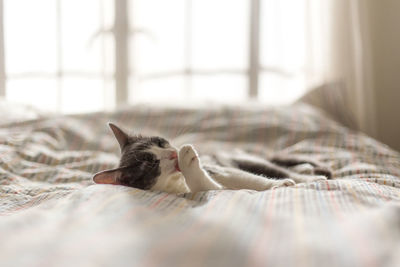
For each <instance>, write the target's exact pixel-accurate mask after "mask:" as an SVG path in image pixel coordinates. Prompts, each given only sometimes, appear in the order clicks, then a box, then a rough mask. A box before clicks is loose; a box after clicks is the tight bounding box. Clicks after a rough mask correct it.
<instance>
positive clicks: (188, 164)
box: [178, 145, 222, 193]
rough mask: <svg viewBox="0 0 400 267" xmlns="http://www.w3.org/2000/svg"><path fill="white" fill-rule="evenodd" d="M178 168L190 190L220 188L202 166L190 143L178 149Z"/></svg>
mask: <svg viewBox="0 0 400 267" xmlns="http://www.w3.org/2000/svg"><path fill="white" fill-rule="evenodd" d="M178 160H179V168H180V169H181V171H182V174H183V176H184V177H185V180H186V184H187V185H188V187H189V189H190V191H191V192H193V193H194V192H198V191H205V190H216V189H222V186H221V185H219V184H218V183H217V182H215V181H214V180H213V179H212V178H211V177H210V176H209V175H208V174H207V172H206V171H205V170H204V169H203V168H202V166H201V162H200V159H199V156H198V154H197V152H196V150H195V149H194V147H193V146H192V145H184V146H182V147H181V148H180V150H179V157H178Z"/></svg>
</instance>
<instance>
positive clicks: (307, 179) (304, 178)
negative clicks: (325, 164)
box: [292, 174, 328, 183]
mask: <svg viewBox="0 0 400 267" xmlns="http://www.w3.org/2000/svg"><path fill="white" fill-rule="evenodd" d="M292 179H293V180H294V181H296V182H297V183H312V182H319V181H326V180H327V179H328V178H327V177H326V176H323V175H301V174H298V175H293V176H292Z"/></svg>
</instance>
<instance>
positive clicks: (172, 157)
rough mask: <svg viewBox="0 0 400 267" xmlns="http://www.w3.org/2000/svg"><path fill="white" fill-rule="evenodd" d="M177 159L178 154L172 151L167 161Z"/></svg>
mask: <svg viewBox="0 0 400 267" xmlns="http://www.w3.org/2000/svg"><path fill="white" fill-rule="evenodd" d="M177 158H178V154H177V153H176V151H172V152H171V155H170V156H169V159H177Z"/></svg>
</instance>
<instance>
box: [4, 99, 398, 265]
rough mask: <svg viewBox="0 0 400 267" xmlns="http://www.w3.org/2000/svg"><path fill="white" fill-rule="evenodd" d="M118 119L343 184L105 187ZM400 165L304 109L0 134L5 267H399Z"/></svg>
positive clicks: (83, 119)
mask: <svg viewBox="0 0 400 267" xmlns="http://www.w3.org/2000/svg"><path fill="white" fill-rule="evenodd" d="M108 121H112V122H115V123H117V124H119V125H121V126H122V127H124V128H126V129H130V130H132V131H133V132H136V133H143V134H161V135H163V136H165V137H167V138H169V139H170V140H171V141H172V143H174V144H175V145H177V146H179V145H181V144H184V143H192V144H194V145H195V146H196V147H199V150H200V153H202V151H205V150H206V148H207V149H209V148H212V149H218V150H226V151H229V150H234V149H237V148H241V149H245V150H246V151H249V152H251V153H254V154H258V155H261V156H265V157H267V156H268V155H270V154H271V153H293V154H299V155H309V156H312V157H314V158H315V159H318V160H320V161H323V162H324V163H326V164H327V165H329V166H330V167H331V168H332V170H333V171H334V172H333V179H332V180H329V181H319V182H312V183H302V184H297V185H295V186H291V187H285V188H276V189H272V190H267V191H263V192H256V191H251V190H236V191H233V190H221V191H208V192H199V193H196V194H181V195H173V194H167V193H163V192H152V191H143V190H139V189H134V188H128V187H123V186H113V185H96V184H94V183H93V182H92V180H91V177H92V175H93V173H95V172H97V171H100V170H103V169H106V168H111V167H114V166H116V165H117V164H118V159H119V151H118V145H117V144H116V142H115V141H114V139H113V136H112V134H111V132H110V131H109V130H108V129H107V128H108V127H107V126H106V123H107V122H108ZM399 177H400V154H399V153H398V152H396V151H394V150H392V149H390V148H389V147H387V146H386V145H384V144H382V143H379V142H377V141H376V140H374V139H372V138H370V137H368V136H366V135H364V134H362V133H358V132H354V131H352V130H349V129H347V128H345V127H343V126H341V125H340V124H338V123H336V122H334V121H332V120H330V119H328V118H327V117H326V116H325V115H324V114H322V113H321V112H320V111H318V110H316V109H314V108H312V107H310V106H307V105H302V104H297V105H294V106H290V107H275V108H265V107H262V106H247V107H229V106H212V105H211V106H209V107H207V108H197V107H192V108H189V107H181V108H172V107H153V106H146V105H138V106H133V107H128V108H125V109H121V110H119V111H117V112H110V113H92V114H83V115H74V116H72V115H71V116H62V117H49V116H47V117H40V118H37V119H33V120H26V121H21V120H19V121H17V122H9V123H5V124H1V125H0V265H1V266H352V267H355V266H399V265H400V253H399V252H400V205H399V200H400V179H399Z"/></svg>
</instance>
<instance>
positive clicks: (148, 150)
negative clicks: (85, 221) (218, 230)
mask: <svg viewBox="0 0 400 267" xmlns="http://www.w3.org/2000/svg"><path fill="white" fill-rule="evenodd" d="M110 127H111V129H112V131H113V133H114V135H115V137H116V138H117V140H118V142H119V144H120V148H121V153H122V155H121V161H120V165H119V167H118V168H116V169H112V170H106V171H102V172H99V173H97V174H96V175H95V176H94V177H93V180H94V181H95V182H96V183H102V184H120V185H126V186H131V187H135V188H140V189H151V190H160V191H166V192H172V193H182V192H198V191H206V190H219V189H252V190H257V191H262V190H267V189H270V188H273V187H280V186H291V185H294V184H295V183H301V182H312V181H318V180H326V179H327V178H330V177H331V172H330V170H329V169H328V168H326V167H324V166H323V165H322V164H321V163H319V162H317V161H314V160H312V159H309V158H299V157H293V156H288V155H286V156H280V157H272V158H271V159H270V160H267V159H263V158H261V157H256V156H253V155H250V154H246V153H245V152H243V151H237V152H236V153H223V152H218V153H214V154H211V155H208V156H205V157H203V158H202V159H200V157H199V155H198V153H197V151H196V150H195V148H194V147H193V146H192V145H184V146H182V147H181V148H180V149H179V151H178V150H177V149H176V148H175V147H173V146H171V145H170V144H169V142H168V141H166V140H165V139H163V138H161V137H142V136H129V135H127V134H125V133H124V132H123V131H122V130H121V129H120V128H118V127H117V126H115V125H114V124H110ZM202 161H204V162H202ZM301 165H302V166H303V167H306V168H307V170H308V172H309V174H307V175H306V174H301V173H298V172H294V171H292V170H291V169H289V168H290V167H295V166H301Z"/></svg>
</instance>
